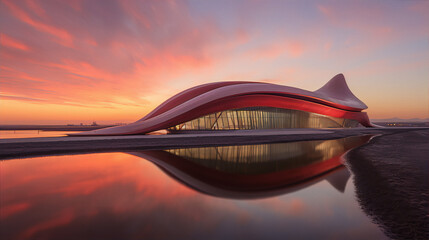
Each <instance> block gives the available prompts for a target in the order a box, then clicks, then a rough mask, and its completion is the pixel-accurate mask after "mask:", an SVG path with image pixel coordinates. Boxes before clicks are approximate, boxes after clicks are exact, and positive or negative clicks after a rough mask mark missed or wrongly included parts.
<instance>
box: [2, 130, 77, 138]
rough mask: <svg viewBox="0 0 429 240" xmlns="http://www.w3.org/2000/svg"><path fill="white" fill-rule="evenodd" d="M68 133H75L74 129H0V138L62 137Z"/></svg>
mask: <svg viewBox="0 0 429 240" xmlns="http://www.w3.org/2000/svg"><path fill="white" fill-rule="evenodd" d="M69 133H76V131H42V130H0V139H6V138H38V137H64V136H66V135H67V134H69Z"/></svg>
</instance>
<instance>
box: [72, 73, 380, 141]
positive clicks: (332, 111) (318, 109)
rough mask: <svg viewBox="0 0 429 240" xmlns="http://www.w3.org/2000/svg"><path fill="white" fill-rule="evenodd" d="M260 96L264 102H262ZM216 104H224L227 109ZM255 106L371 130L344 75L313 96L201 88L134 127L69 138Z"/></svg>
mask: <svg viewBox="0 0 429 240" xmlns="http://www.w3.org/2000/svg"><path fill="white" fill-rule="evenodd" d="M261 96H263V97H264V98H265V99H264V98H262V99H261ZM244 99H245V100H244ZM255 99H258V100H259V102H256V101H255ZM228 101H230V102H228ZM282 101H283V102H282ZM262 103H263V104H262ZM216 104H217V105H219V104H224V105H225V106H229V108H228V107H221V106H217V105H216ZM264 104H265V105H264ZM254 106H268V107H279V108H287V109H295V110H302V111H309V112H314V113H319V114H323V115H327V116H332V117H342V118H347V119H355V120H357V121H359V122H360V123H361V124H362V125H364V126H367V127H372V126H373V125H372V124H371V123H370V121H369V119H368V116H367V115H366V113H364V112H361V111H362V110H364V109H366V108H367V106H366V105H365V104H364V103H363V102H362V101H361V100H359V99H358V98H357V97H356V96H355V95H354V94H353V93H352V92H351V91H350V89H349V87H348V86H347V83H346V81H345V78H344V75H343V74H337V75H336V76H334V77H333V78H332V79H331V80H329V81H328V82H327V83H326V84H325V85H324V86H323V87H321V88H320V89H318V90H316V91H314V92H312V91H307V90H303V89H299V88H294V87H288V86H282V85H277V84H271V83H261V82H216V83H208V84H203V85H199V86H196V87H193V88H190V89H187V90H185V91H182V92H180V93H178V94H176V95H174V96H173V97H171V98H169V99H168V100H166V101H164V102H163V103H162V104H160V105H159V106H158V107H157V108H155V109H154V110H153V111H151V112H150V113H149V114H147V115H146V116H145V117H143V118H142V119H140V120H138V121H136V122H134V123H131V124H128V125H125V126H116V127H110V128H104V129H98V130H93V131H88V132H81V133H75V134H69V135H70V136H76V135H77V136H96V135H126V134H142V133H147V132H152V131H157V130H161V129H166V128H169V127H171V126H174V125H177V124H180V123H183V122H186V121H189V120H192V119H195V118H198V117H201V116H204V115H207V114H211V113H214V112H218V111H223V110H228V109H237V108H245V107H254Z"/></svg>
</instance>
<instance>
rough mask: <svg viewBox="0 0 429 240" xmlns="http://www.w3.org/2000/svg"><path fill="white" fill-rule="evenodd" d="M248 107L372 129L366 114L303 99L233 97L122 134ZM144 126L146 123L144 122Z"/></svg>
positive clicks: (144, 130) (150, 129) (154, 128)
mask: <svg viewBox="0 0 429 240" xmlns="http://www.w3.org/2000/svg"><path fill="white" fill-rule="evenodd" d="M246 107H276V108H284V109H293V110H300V111H306V112H312V113H318V114H322V115H326V116H331V117H337V118H345V119H353V120H356V121H358V122H359V123H361V124H362V125H364V126H367V127H370V126H371V123H370V121H369V119H368V115H367V114H366V113H365V112H350V111H345V110H341V109H338V108H333V107H329V106H326V105H323V104H319V103H314V102H308V101H305V100H301V99H295V98H289V97H282V96H275V95H263V94H260V95H244V96H232V97H228V98H223V99H219V100H215V101H213V102H210V103H207V104H204V105H202V106H200V107H197V108H194V109H192V110H190V111H188V112H184V113H182V114H180V115H178V116H177V117H175V118H172V119H166V120H165V121H164V122H161V123H159V124H157V125H155V126H152V127H149V128H144V127H143V126H142V127H143V128H142V129H140V130H138V131H134V132H128V133H122V134H140V133H147V132H152V131H157V130H160V129H166V128H169V127H172V126H175V125H177V124H180V123H184V122H187V121H190V120H193V119H195V118H198V117H201V116H204V115H207V114H211V113H216V112H220V111H225V110H229V109H238V108H246ZM142 125H144V123H143V122H142Z"/></svg>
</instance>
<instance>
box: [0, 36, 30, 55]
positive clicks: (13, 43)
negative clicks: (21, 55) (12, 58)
mask: <svg viewBox="0 0 429 240" xmlns="http://www.w3.org/2000/svg"><path fill="white" fill-rule="evenodd" d="M0 45H3V46H5V47H11V48H15V49H19V50H23V51H28V50H29V49H30V48H29V47H28V46H27V45H25V44H24V43H22V42H20V41H18V40H16V39H13V38H11V37H9V36H7V35H6V34H1V33H0Z"/></svg>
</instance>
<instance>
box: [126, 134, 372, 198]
mask: <svg viewBox="0 0 429 240" xmlns="http://www.w3.org/2000/svg"><path fill="white" fill-rule="evenodd" d="M370 138H371V136H355V137H347V138H342V139H334V140H320V141H301V142H289V143H275V144H260V145H243V146H218V147H201V148H181V149H170V150H164V151H161V150H157V151H141V152H132V153H130V154H133V155H136V156H139V157H142V158H145V159H148V160H150V161H152V162H153V163H155V164H156V165H157V166H158V167H160V168H161V169H162V170H163V171H165V172H166V173H167V174H168V175H170V176H171V177H173V178H175V179H176V180H178V181H179V182H181V183H183V184H185V185H187V186H190V187H191V188H193V189H195V190H197V191H200V192H203V193H207V194H210V195H215V196H219V197H226V198H260V197H269V196H274V195H279V194H284V193H287V192H291V191H295V190H298V189H301V188H304V187H307V186H309V185H312V184H314V183H316V182H319V181H321V180H323V179H326V180H328V181H329V182H330V183H331V184H332V185H333V186H334V187H335V188H336V189H338V190H339V191H344V188H345V185H346V183H347V179H348V177H349V174H348V171H347V170H345V169H344V167H343V165H342V161H341V156H342V155H343V154H344V153H345V152H347V151H348V150H350V149H352V148H354V147H357V146H360V145H362V144H364V143H366V142H368V141H369V140H370Z"/></svg>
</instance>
